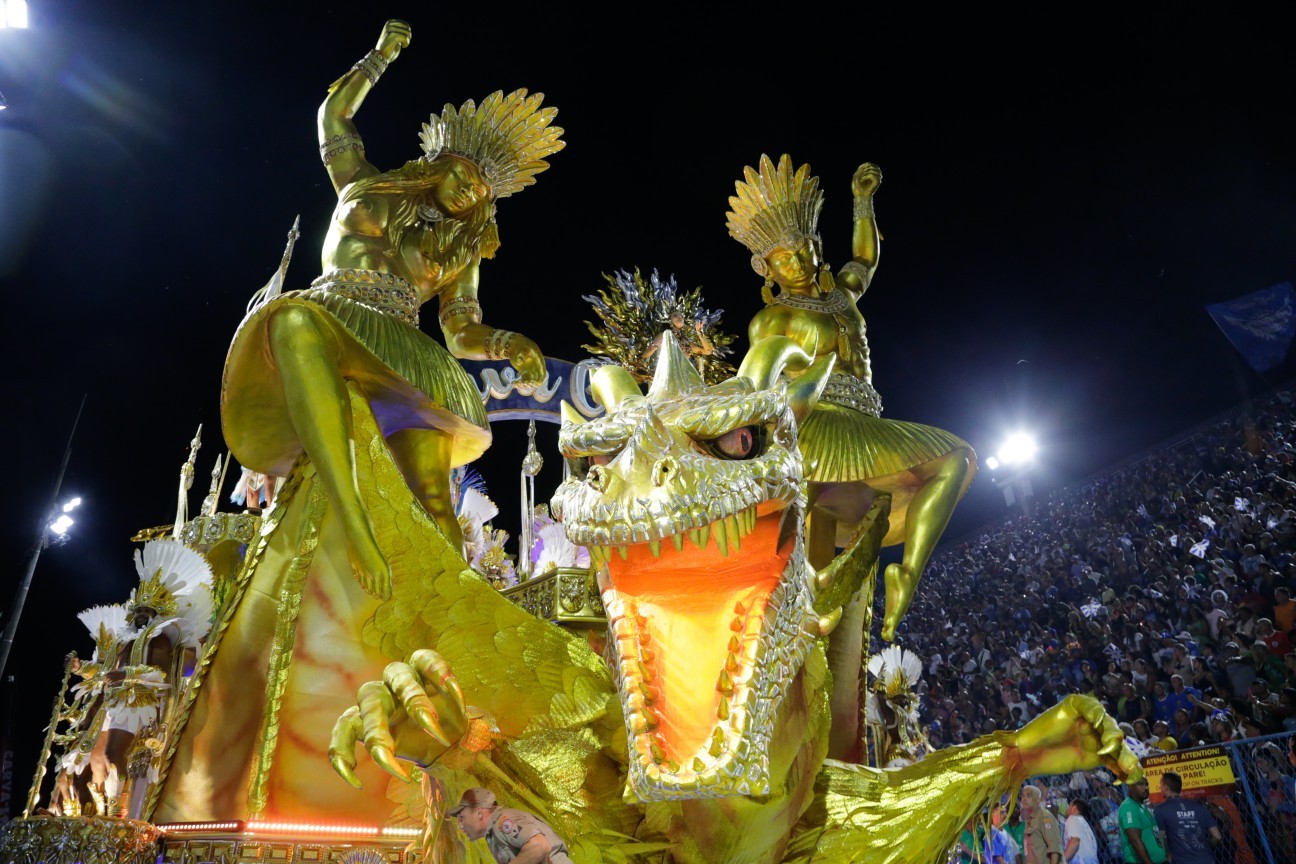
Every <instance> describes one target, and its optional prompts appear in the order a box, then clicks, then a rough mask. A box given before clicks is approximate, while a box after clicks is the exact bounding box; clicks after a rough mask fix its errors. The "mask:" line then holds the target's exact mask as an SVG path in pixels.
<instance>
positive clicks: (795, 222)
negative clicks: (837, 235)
mask: <svg viewBox="0 0 1296 864" xmlns="http://www.w3.org/2000/svg"><path fill="white" fill-rule="evenodd" d="M743 177H745V178H746V181H745V182H744V181H743V180H739V181H738V182H736V183H735V184H734V187H735V188H736V189H737V192H738V194H737V195H735V196H733V197H731V198H730V199H729V206H730V207H731V208H733V209H732V210H730V211H729V212H728V213H726V214H725V215H726V216H727V217H728V218H729V222H728V228H729V235H730V236H731V237H733V238H734V239H735V240H737V241H738V242H739V243H741V244H743V245H744V246H746V247H747V248H748V249H749V250H751V253H752V269H753V270H755V271H756V272H757V273H759V274H760V275H762V276H764V275H766V273H767V272H768V265H767V264H766V263H765V256H766V255H768V254H769V253H770V252H771V251H772V250H773V249H775V248H776V247H779V246H785V247H788V248H794V247H796V246H797V245H798V244H799V243H800V242H801V241H802V240H803V239H806V238H810V239H812V240H814V241H815V242H818V240H819V235H818V233H817V231H818V226H819V211H820V209H821V208H822V207H823V192H821V191H819V178H818V177H815V176H813V175H812V174H811V173H810V166H809V165H808V164H806V165H802V166H801V167H800V168H798V169H796V171H795V172H794V171H793V170H792V157H791V156H789V155H787V154H786V153H784V154H783V156H782V157H780V158H779V163H778V167H777V168H775V167H774V163H773V162H772V161H771V160H770V158H769V157H768V156H766V155H764V154H762V155H761V158H760V172H759V173H757V171H756V170H755V169H754V168H751V167H750V166H744V168H743Z"/></svg>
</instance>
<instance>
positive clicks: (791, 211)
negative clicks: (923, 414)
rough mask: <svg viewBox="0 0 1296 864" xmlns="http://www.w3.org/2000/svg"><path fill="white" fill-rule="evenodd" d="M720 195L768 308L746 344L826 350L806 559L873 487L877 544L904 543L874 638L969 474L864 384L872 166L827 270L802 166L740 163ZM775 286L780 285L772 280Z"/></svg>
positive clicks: (933, 432)
mask: <svg viewBox="0 0 1296 864" xmlns="http://www.w3.org/2000/svg"><path fill="white" fill-rule="evenodd" d="M743 173H744V177H745V180H744V181H739V182H738V183H737V184H736V188H737V193H738V194H737V195H736V196H735V197H732V198H730V199H729V206H730V207H731V208H732V209H731V211H730V212H729V213H728V214H727V215H728V218H729V222H728V227H729V233H730V234H731V235H732V236H733V237H734V238H735V239H737V240H738V241H739V242H741V243H742V244H743V245H744V246H746V247H747V248H748V249H749V250H750V251H751V253H752V268H753V269H754V270H756V272H757V273H759V274H760V275H761V276H764V277H765V286H764V290H763V296H764V298H765V303H766V306H765V308H764V309H763V310H761V311H760V312H758V313H757V314H756V317H755V318H753V319H752V321H751V324H750V325H749V327H748V336H749V338H750V340H751V344H752V345H756V344H757V343H758V342H760V340H762V339H765V338H767V337H770V336H786V337H788V338H790V339H792V340H793V341H795V342H796V343H798V344H799V345H801V346H802V347H803V348H804V349H805V350H806V351H807V352H809V353H810V354H812V355H813V356H815V357H825V356H828V355H834V356H835V357H836V358H837V362H836V366H835V369H834V373H833V375H832V376H831V378H830V379H829V381H828V383H827V386H826V387H825V388H824V393H823V397H822V398H821V400H820V402H819V407H818V408H817V409H816V410H815V412H814V413H813V414H811V415H810V416H809V417H808V418H807V419H806V421H805V422H804V423H803V424H802V426H801V432H800V436H801V438H800V440H801V450H802V452H803V453H804V454H805V457H806V465H807V472H806V476H807V479H808V480H809V481H810V492H809V494H810V506H811V508H812V515H811V518H810V527H809V532H810V537H809V544H810V547H811V553H810V554H811V562H812V563H813V564H815V565H816V566H822V565H823V564H824V563H825V562H826V561H827V560H829V559H831V557H832V554H833V546H834V545H845V544H846V543H847V542H848V541H849V539H850V537H851V535H852V534H853V533H854V530H855V527H856V526H857V525H859V523H860V521H861V520H862V519H863V518H864V516H865V514H866V513H868V509H869V507H870V505H871V502H872V498H873V495H874V494H875V493H877V492H885V493H887V494H889V495H890V496H891V528H890V531H889V532H888V533H887V536H886V538H885V539H884V541H883V545H892V544H896V543H901V542H903V543H904V547H905V548H904V557H903V559H902V561H901V563H899V564H891V565H889V566H888V567H887V568H886V574H885V580H886V618H885V620H884V622H883V628H882V635H883V637H884V638H885V639H887V640H892V639H894V638H895V632H896V627H897V626H898V625H899V623H900V619H901V618H902V617H903V616H904V613H905V611H906V610H907V609H908V608H909V604H910V603H911V602H912V600H913V595H914V591H915V590H916V589H917V586H918V580H919V578H920V577H921V576H922V572H923V569H924V568H925V567H926V566H927V561H928V559H929V558H930V557H931V554H932V552H933V551H934V550H935V548H936V543H937V541H938V540H939V539H940V536H941V533H942V532H943V531H944V530H945V526H946V525H947V524H948V523H949V518H950V515H951V514H952V513H953V511H954V506H955V505H956V504H957V503H958V501H959V499H960V498H961V497H962V496H963V493H964V492H965V491H967V488H968V486H969V485H970V484H971V482H972V478H973V476H974V475H975V474H976V454H975V453H974V452H973V450H972V448H971V447H970V446H969V445H968V444H967V442H965V441H963V440H961V439H959V438H957V437H956V436H954V435H951V434H950V433H948V432H945V431H944V430H941V429H936V428H934V427H931V426H923V425H920V424H917V423H906V422H902V421H896V420H884V419H882V417H881V413H882V400H881V398H880V397H879V396H878V394H877V391H876V390H874V389H873V373H872V369H871V367H870V365H869V349H868V340H867V338H866V336H865V326H864V318H863V316H862V315H860V312H859V309H857V308H856V306H855V304H856V303H857V302H859V299H860V297H861V296H863V294H864V292H865V291H866V290H868V286H869V283H870V281H871V280H872V278H873V272H874V271H875V270H876V269H877V264H878V256H879V252H880V248H881V244H880V239H881V238H880V237H879V235H878V229H877V221H876V219H875V217H874V213H873V195H874V193H875V192H876V191H877V189H878V186H879V185H881V183H882V172H881V171H879V170H878V168H877V166H876V165H873V164H870V163H865V164H863V165H861V166H860V167H859V168H858V169H857V170H856V172H855V176H854V178H852V180H851V188H852V191H853V192H854V194H855V227H854V234H853V237H852V242H851V260H850V261H848V262H847V263H846V265H845V266H844V267H843V268H842V269H841V271H840V272H839V273H838V274H837V276H836V278H834V277H833V276H832V274H831V272H830V271H829V268H828V265H827V264H826V263H824V260H823V242H822V240H821V239H820V237H819V234H818V223H819V211H820V208H822V206H823V192H821V191H820V189H819V178H817V177H815V176H813V175H812V174H811V173H810V166H809V165H802V166H801V167H800V168H798V169H796V170H795V171H793V169H792V159H791V157H790V156H787V155H784V156H783V157H782V158H781V159H780V160H779V163H778V166H777V167H775V165H774V163H773V162H772V161H771V160H770V158H769V157H768V156H761V160H760V170H759V171H756V170H755V169H752V168H750V167H748V168H744V170H743ZM775 284H777V285H778V286H779V293H778V294H777V295H774V294H773V293H772V291H771V289H772V287H773V286H774V285H775Z"/></svg>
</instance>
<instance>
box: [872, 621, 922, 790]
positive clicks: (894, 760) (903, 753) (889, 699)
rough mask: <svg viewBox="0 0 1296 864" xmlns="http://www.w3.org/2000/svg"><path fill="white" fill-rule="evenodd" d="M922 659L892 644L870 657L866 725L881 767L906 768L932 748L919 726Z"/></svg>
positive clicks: (878, 764)
mask: <svg viewBox="0 0 1296 864" xmlns="http://www.w3.org/2000/svg"><path fill="white" fill-rule="evenodd" d="M922 669H923V666H922V660H920V659H918V655H916V654H914V653H913V652H912V651H907V650H903V649H901V648H899V647H898V646H895V645H892V646H890V647H889V648H886V649H885V650H883V651H881V652H879V653H877V654H874V655H873V656H872V657H870V658H869V662H868V673H869V676H870V678H871V681H870V683H869V691H868V698H867V699H866V701H865V707H864V712H865V713H864V722H865V724H866V725H867V726H868V729H869V731H870V733H872V738H873V748H874V751H873V752H874V758H875V760H876V762H877V766H878V767H879V768H902V767H904V766H905V765H911V764H913V763H914V762H916V761H918V758H919V757H920V756H922V755H923V754H924V753H926V752H927V751H928V750H930V749H931V745H929V744H928V743H927V739H926V736H924V735H923V733H922V729H921V727H920V726H919V725H918V694H917V692H915V690H914V687H915V686H916V685H917V684H918V679H919V678H920V677H921V676H922Z"/></svg>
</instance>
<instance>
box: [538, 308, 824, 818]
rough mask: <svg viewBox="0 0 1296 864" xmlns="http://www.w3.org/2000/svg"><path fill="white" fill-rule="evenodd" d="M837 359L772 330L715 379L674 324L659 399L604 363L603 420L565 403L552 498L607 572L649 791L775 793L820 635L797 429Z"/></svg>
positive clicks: (600, 381) (639, 787)
mask: <svg viewBox="0 0 1296 864" xmlns="http://www.w3.org/2000/svg"><path fill="white" fill-rule="evenodd" d="M831 366H832V360H831V357H829V358H825V359H824V360H821V361H819V362H818V363H815V364H813V365H811V358H810V356H809V355H807V354H806V353H805V352H803V351H802V350H801V349H800V348H798V347H797V346H796V345H795V344H793V343H792V342H791V341H790V340H788V339H786V338H783V337H775V338H774V339H772V340H766V341H765V342H763V343H761V344H759V345H758V346H757V347H756V348H755V349H754V350H753V351H752V352H751V353H750V354H749V355H748V357H747V360H746V361H745V362H744V363H743V367H742V369H740V370H739V374H738V376H737V377H734V378H731V379H729V380H727V381H724V382H722V383H720V384H716V385H712V386H708V385H707V384H706V383H705V382H704V381H703V379H702V377H701V375H699V374H698V372H697V370H696V369H695V368H694V367H693V366H692V364H690V363H689V361H688V358H687V357H686V356H685V355H684V352H683V351H682V350H681V349H680V347H679V345H678V344H677V343H676V342H675V340H674V338H673V337H672V336H671V334H670V333H669V332H667V333H665V334H664V335H663V337H662V349H661V351H660V352H659V357H658V361H657V366H656V371H655V374H654V377H653V380H652V383H651V385H650V387H649V389H648V392H647V394H644V393H643V392H641V391H640V388H639V385H638V384H637V383H636V382H635V381H634V379H633V378H632V377H631V376H630V374H629V373H628V372H627V371H626V370H624V369H622V368H620V367H617V366H604V367H602V368H601V369H599V370H598V371H597V372H596V373H595V374H594V376H593V379H592V389H593V392H594V396H595V398H596V399H597V401H598V402H599V403H600V404H601V405H602V406H603V407H604V408H605V409H606V411H607V413H606V415H605V416H602V417H599V418H596V419H594V420H591V421H588V422H587V421H584V420H583V419H581V418H579V417H578V416H577V415H576V412H575V411H572V410H570V409H569V406H566V405H564V422H563V426H562V431H561V432H560V437H559V447H560V449H561V450H562V452H563V455H564V456H565V457H566V459H567V460H568V467H569V477H568V479H567V480H566V481H564V483H563V484H562V485H561V486H560V487H559V489H558V491H557V492H556V494H555V496H554V499H553V505H552V506H553V511H554V515H555V516H556V517H557V518H558V519H560V520H561V521H562V523H563V524H564V526H565V528H566V531H567V535H568V537H569V538H570V539H571V540H572V541H573V542H574V543H577V544H580V545H582V546H586V547H588V548H589V549H590V555H591V563H592V565H593V566H594V567H595V568H596V569H597V570H598V574H599V585H600V588H601V590H602V595H603V603H604V606H605V608H606V610H607V615H608V620H609V626H610V634H609V637H610V638H609V648H608V654H609V660H610V661H611V662H612V663H613V664H614V666H615V667H616V670H617V677H618V685H619V689H620V698H621V702H622V706H623V709H624V713H625V718H626V732H627V736H628V740H629V744H630V751H631V752H630V771H629V790H630V792H631V793H632V794H633V795H634V796H635V797H637V798H639V799H641V800H645V801H653V800H658V801H659V800H669V799H679V798H699V797H719V796H726V795H762V794H766V793H768V791H769V788H770V776H769V751H770V742H771V738H772V736H773V734H774V731H775V728H774V727H775V721H776V715H777V711H778V708H779V705H780V702H781V701H782V697H783V695H784V693H785V691H786V689H787V688H788V687H789V686H790V684H791V682H792V680H793V679H794V678H795V676H796V675H797V673H798V672H799V671H800V669H801V666H802V664H803V662H804V660H805V657H806V654H807V652H808V651H809V649H810V646H811V645H812V644H813V643H814V641H815V640H816V639H817V638H818V637H819V636H820V635H821V632H822V630H821V624H820V616H819V614H818V613H817V612H816V611H815V605H816V604H815V599H816V592H817V591H818V590H819V589H818V586H817V585H816V580H815V578H814V574H813V573H812V572H811V571H810V569H809V568H808V567H807V566H806V565H805V559H804V555H803V552H802V521H803V517H802V512H803V506H804V489H803V469H802V464H801V455H800V452H799V451H798V449H797V438H796V434H797V419H798V417H800V416H804V415H805V414H806V413H808V412H809V410H810V409H811V408H812V407H813V406H814V403H815V402H816V401H817V399H818V396H819V392H820V390H821V389H822V387H823V384H824V382H825V380H826V379H827V376H828V373H829V372H830V371H831ZM786 367H793V368H798V367H799V369H801V370H804V371H803V372H802V374H801V375H800V376H799V377H797V378H796V380H795V381H792V382H791V383H788V382H787V381H786V380H782V379H781V378H780V373H781V372H782V370H783V369H784V368H786Z"/></svg>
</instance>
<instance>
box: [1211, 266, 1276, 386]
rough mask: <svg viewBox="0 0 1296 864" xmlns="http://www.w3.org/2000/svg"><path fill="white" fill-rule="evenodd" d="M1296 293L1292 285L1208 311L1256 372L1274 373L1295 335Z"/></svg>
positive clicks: (1227, 303)
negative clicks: (1271, 370)
mask: <svg viewBox="0 0 1296 864" xmlns="http://www.w3.org/2000/svg"><path fill="white" fill-rule="evenodd" d="M1294 300H1296V291H1293V290H1292V286H1291V283H1290V282H1280V283H1278V284H1277V285H1274V286H1273V287H1271V288H1264V289H1262V290H1260V291H1253V292H1251V293H1250V294H1244V295H1242V296H1241V297H1238V298H1237V299H1236V300H1229V301H1228V302H1226V303H1212V304H1210V305H1208V306H1207V307H1206V311H1207V312H1209V313H1210V316H1211V317H1212V318H1214V319H1215V323H1216V324H1218V325H1219V328H1220V329H1221V330H1223V331H1224V335H1225V336H1227V337H1228V340H1229V341H1230V342H1232V343H1233V347H1234V348H1236V349H1237V350H1238V353H1240V354H1241V355H1242V357H1243V358H1244V359H1245V360H1246V361H1247V363H1248V364H1250V366H1251V368H1252V369H1254V370H1256V371H1257V372H1264V371H1266V370H1269V369H1272V368H1273V367H1275V366H1277V365H1278V364H1279V363H1281V362H1283V359H1284V358H1285V357H1286V356H1287V348H1288V347H1289V346H1290V345H1291V341H1292V335H1293V334H1296V302H1293V301H1294Z"/></svg>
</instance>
